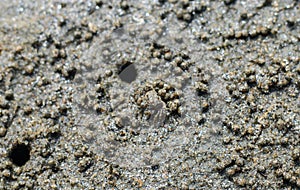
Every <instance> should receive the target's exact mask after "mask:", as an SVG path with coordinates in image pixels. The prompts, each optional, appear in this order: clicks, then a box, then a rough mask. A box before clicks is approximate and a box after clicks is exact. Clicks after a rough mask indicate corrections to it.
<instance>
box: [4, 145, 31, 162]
mask: <svg viewBox="0 0 300 190" xmlns="http://www.w3.org/2000/svg"><path fill="white" fill-rule="evenodd" d="M9 158H10V159H11V161H12V162H13V163H14V164H15V165H17V166H23V165H25V164H26V162H27V161H28V160H29V159H30V148H29V146H28V145H25V144H18V145H16V146H15V147H13V149H12V150H11V152H10V154H9Z"/></svg>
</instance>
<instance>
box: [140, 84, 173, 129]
mask: <svg viewBox="0 0 300 190" xmlns="http://www.w3.org/2000/svg"><path fill="white" fill-rule="evenodd" d="M144 98H145V101H146V105H147V106H146V109H145V111H144V114H145V115H146V116H147V117H148V121H149V124H150V126H154V127H160V126H162V125H163V124H164V122H165V120H166V117H167V115H168V110H167V107H166V104H165V102H164V101H162V99H161V97H160V96H159V95H158V94H157V92H156V91H155V90H150V91H148V92H147V93H146V94H145V96H144Z"/></svg>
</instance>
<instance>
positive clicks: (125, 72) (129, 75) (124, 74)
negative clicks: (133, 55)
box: [118, 62, 137, 83]
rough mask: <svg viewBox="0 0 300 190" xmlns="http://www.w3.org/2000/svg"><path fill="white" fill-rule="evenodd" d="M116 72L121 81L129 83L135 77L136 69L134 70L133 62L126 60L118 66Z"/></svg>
mask: <svg viewBox="0 0 300 190" xmlns="http://www.w3.org/2000/svg"><path fill="white" fill-rule="evenodd" d="M118 74H119V77H120V79H121V80H122V81H124V82H127V83H131V82H133V81H134V80H135V79H136V77H137V70H136V68H135V66H134V64H132V63H130V62H127V63H125V64H124V65H122V66H121V67H120V69H119V73H118Z"/></svg>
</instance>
